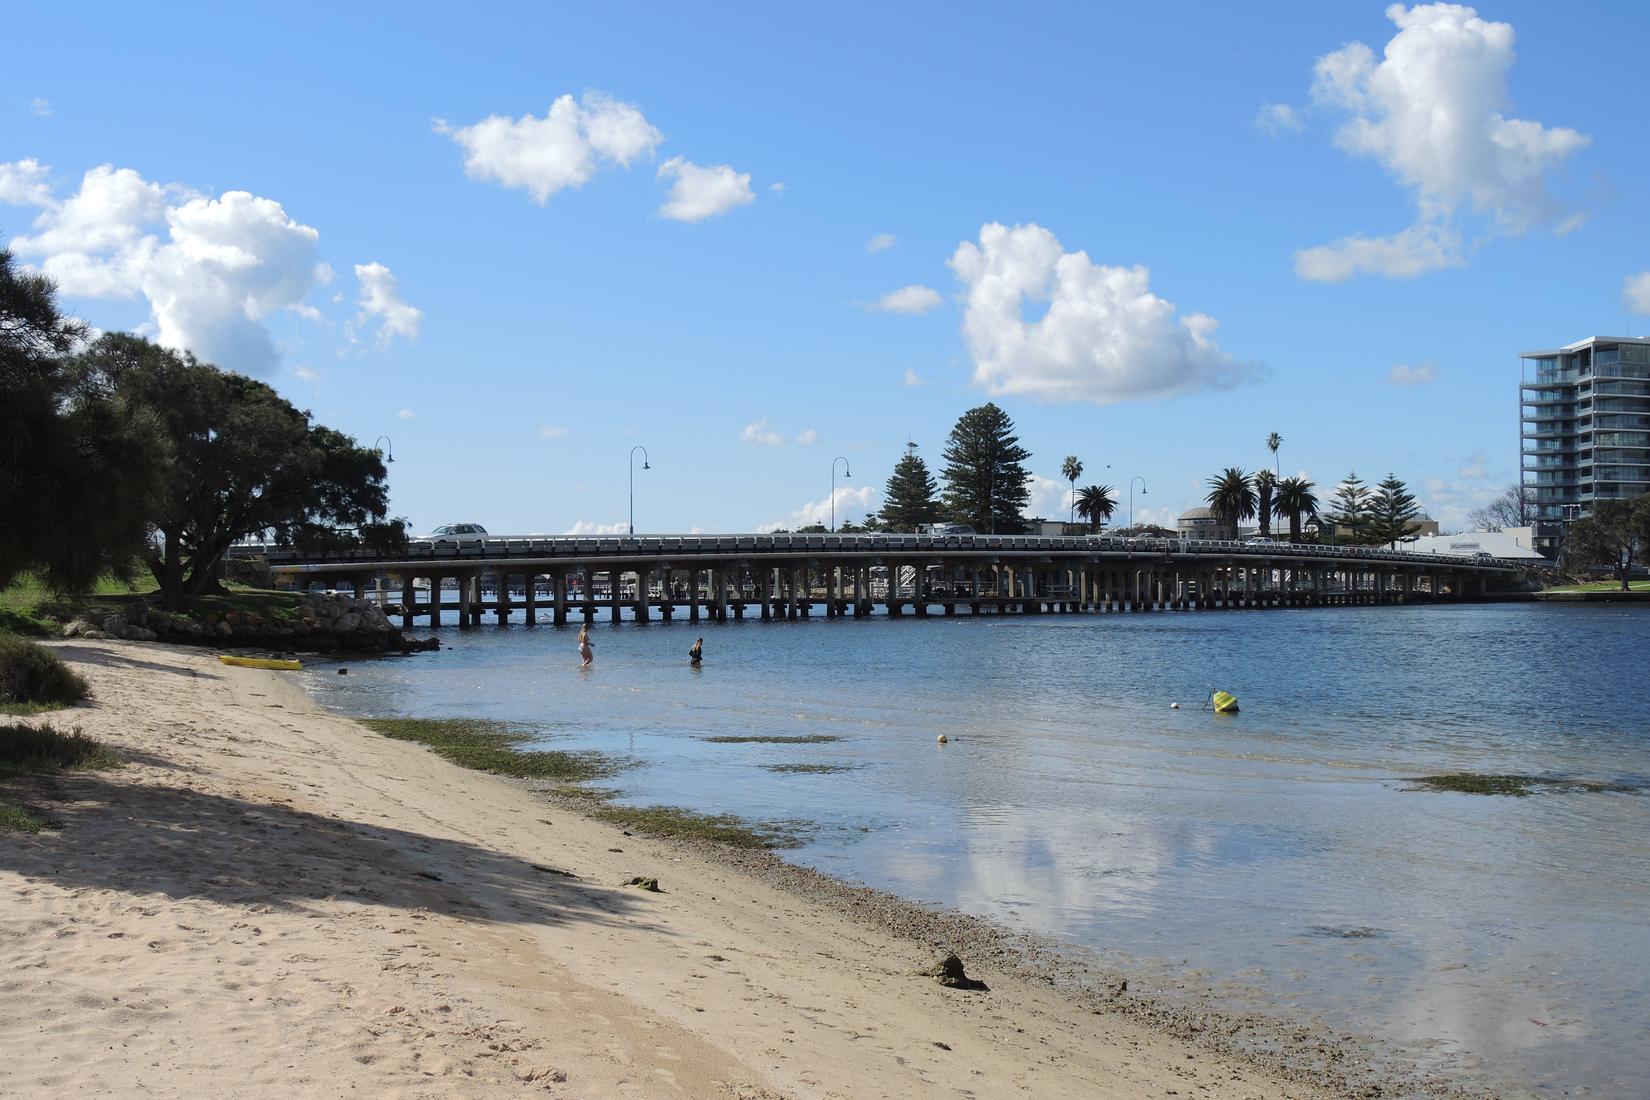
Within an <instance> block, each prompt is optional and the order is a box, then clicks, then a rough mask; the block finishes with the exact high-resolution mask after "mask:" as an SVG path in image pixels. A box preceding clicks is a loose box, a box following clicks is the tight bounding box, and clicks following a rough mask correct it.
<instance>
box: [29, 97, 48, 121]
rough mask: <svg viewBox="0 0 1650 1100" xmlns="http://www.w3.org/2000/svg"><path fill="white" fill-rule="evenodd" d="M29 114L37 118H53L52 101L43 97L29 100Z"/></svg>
mask: <svg viewBox="0 0 1650 1100" xmlns="http://www.w3.org/2000/svg"><path fill="white" fill-rule="evenodd" d="M29 114H31V115H33V116H35V117H36V118H50V117H52V101H51V100H49V99H46V98H44V97H42V96H35V97H34V98H33V99H31V100H29Z"/></svg>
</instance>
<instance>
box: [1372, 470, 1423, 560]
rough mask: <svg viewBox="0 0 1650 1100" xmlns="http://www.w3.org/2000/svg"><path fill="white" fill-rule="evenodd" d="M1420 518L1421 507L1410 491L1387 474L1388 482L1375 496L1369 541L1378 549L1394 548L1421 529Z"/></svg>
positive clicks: (1377, 488) (1381, 484)
mask: <svg viewBox="0 0 1650 1100" xmlns="http://www.w3.org/2000/svg"><path fill="white" fill-rule="evenodd" d="M1420 514H1421V506H1420V504H1418V503H1417V502H1416V500H1415V495H1414V494H1413V493H1411V492H1410V491H1409V487H1408V486H1407V485H1405V484H1404V483H1403V482H1402V481H1400V480H1399V479H1398V475H1397V474H1387V475H1386V480H1385V481H1383V482H1381V483H1380V485H1378V486H1376V489H1375V495H1374V497H1373V498H1372V499H1371V500H1370V505H1369V541H1370V542H1371V543H1372V544H1374V545H1376V546H1379V545H1382V544H1383V543H1384V544H1386V545H1388V546H1391V545H1393V544H1395V543H1396V542H1397V541H1398V540H1399V539H1406V538H1408V537H1409V536H1410V535H1412V534H1414V533H1415V532H1416V531H1418V530H1420V525H1419V524H1417V523H1416V522H1415V517H1416V516H1418V515H1420Z"/></svg>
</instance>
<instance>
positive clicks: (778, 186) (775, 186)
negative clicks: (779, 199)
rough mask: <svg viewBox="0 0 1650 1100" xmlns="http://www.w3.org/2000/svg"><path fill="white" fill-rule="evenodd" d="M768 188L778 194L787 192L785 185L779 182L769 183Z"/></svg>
mask: <svg viewBox="0 0 1650 1100" xmlns="http://www.w3.org/2000/svg"><path fill="white" fill-rule="evenodd" d="M768 190H769V191H772V192H773V193H774V194H776V195H783V194H784V193H785V185H784V184H783V183H778V182H775V183H770V184H768Z"/></svg>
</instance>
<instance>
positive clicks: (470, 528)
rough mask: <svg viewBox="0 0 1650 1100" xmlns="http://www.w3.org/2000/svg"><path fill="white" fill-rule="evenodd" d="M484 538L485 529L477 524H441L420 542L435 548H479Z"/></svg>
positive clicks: (485, 534)
mask: <svg viewBox="0 0 1650 1100" xmlns="http://www.w3.org/2000/svg"><path fill="white" fill-rule="evenodd" d="M486 538H487V528H485V527H483V526H482V525H481V524H479V523H443V524H442V525H441V526H440V527H437V528H436V529H435V530H434V531H431V532H430V533H429V534H427V535H425V536H424V538H423V540H422V541H424V542H428V543H433V544H434V545H436V546H480V545H481V544H482V542H483V541H484V540H485V539H486Z"/></svg>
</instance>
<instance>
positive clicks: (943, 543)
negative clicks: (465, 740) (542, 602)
mask: <svg viewBox="0 0 1650 1100" xmlns="http://www.w3.org/2000/svg"><path fill="white" fill-rule="evenodd" d="M923 551H936V552H946V551H949V552H953V553H967V552H971V551H972V552H980V553H991V552H998V551H1010V552H1017V553H1036V552H1047V553H1050V554H1059V553H1064V554H1083V553H1097V552H1098V553H1126V554H1131V555H1200V556H1208V555H1215V556H1219V555H1229V556H1232V557H1234V558H1266V559H1269V560H1274V561H1275V560H1277V559H1280V558H1315V559H1319V560H1322V559H1325V558H1329V559H1344V560H1347V561H1392V562H1403V563H1408V564H1433V565H1469V566H1474V567H1478V568H1486V567H1489V568H1503V569H1505V568H1511V567H1514V566H1517V565H1519V564H1522V563H1515V562H1507V561H1501V560H1495V559H1485V558H1481V557H1467V556H1461V555H1452V554H1418V553H1413V552H1410V551H1404V550H1388V549H1385V548H1379V547H1351V546H1326V545H1321V544H1317V543H1287V542H1279V543H1261V544H1256V543H1252V542H1237V541H1232V540H1226V539H1191V538H1184V539H1183V538H1161V537H1155V538H1154V537H1143V538H1120V537H1117V536H1113V535H915V534H881V533H877V534H846V535H842V534H838V535H817V534H813V535H643V536H633V535H626V536H604V537H600V538H588V537H584V536H558V537H544V536H538V537H525V538H523V537H505V538H486V539H480V540H476V541H474V542H463V543H453V542H446V541H443V540H436V541H431V540H426V539H419V540H413V541H410V542H408V543H407V546H406V549H405V550H404V551H402V552H400V553H398V554H396V555H391V556H385V555H381V554H377V553H374V552H371V551H366V550H345V551H333V552H331V553H326V554H308V553H304V552H301V551H298V550H296V549H292V548H283V547H277V546H272V545H267V544H257V543H243V544H241V545H239V546H237V547H236V548H235V550H234V552H233V553H234V554H235V555H236V556H249V555H257V556H266V557H267V558H268V560H269V561H270V563H271V564H277V565H278V564H285V563H294V562H303V563H313V564H323V563H326V562H338V563H340V564H354V563H358V562H373V561H389V560H394V561H425V560H428V561H431V562H432V563H433V562H439V561H454V562H467V561H485V560H488V559H494V558H550V559H553V558H566V559H570V560H578V559H581V558H589V557H638V558H647V557H658V558H669V557H671V556H673V555H702V554H741V553H749V554H807V555H821V554H823V555H828V554H831V553H848V554H867V553H871V554H879V553H893V554H911V553H918V554H920V553H922V552H923Z"/></svg>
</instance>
